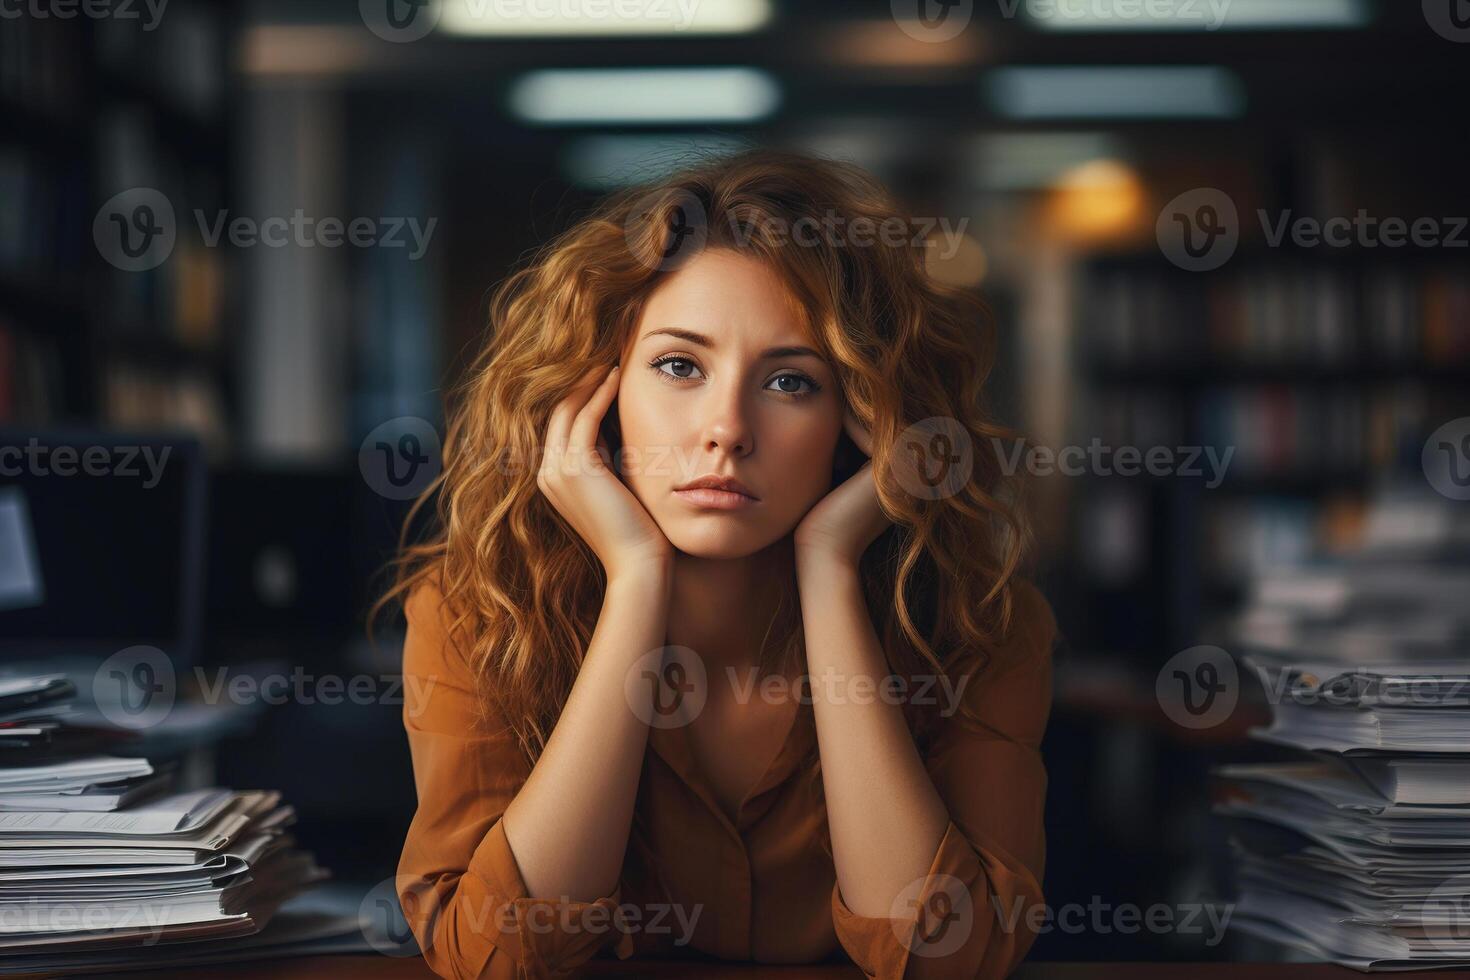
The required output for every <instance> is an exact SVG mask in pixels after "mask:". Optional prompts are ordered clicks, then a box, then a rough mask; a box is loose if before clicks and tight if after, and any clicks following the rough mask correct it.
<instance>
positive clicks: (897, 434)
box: [374, 149, 1030, 764]
mask: <svg viewBox="0 0 1470 980" xmlns="http://www.w3.org/2000/svg"><path fill="white" fill-rule="evenodd" d="M691 209H696V211H697V213H698V216H700V217H702V218H703V222H702V224H703V228H704V231H703V234H702V239H703V240H702V242H701V247H703V248H730V249H737V250H740V251H742V252H744V253H746V254H750V255H753V256H755V257H758V258H760V259H762V260H763V261H765V262H767V263H769V265H770V267H771V268H773V269H774V270H775V271H776V272H777V273H778V274H779V275H780V278H781V279H782V280H783V281H784V282H785V283H786V284H787V286H788V287H789V289H790V290H791V293H792V295H793V296H794V297H795V298H796V299H797V300H798V301H799V302H800V305H801V307H802V310H803V313H804V315H805V317H806V326H807V328H808V331H809V333H810V334H811V338H812V341H813V343H814V345H815V346H817V348H818V349H819V350H820V351H821V352H822V354H823V356H824V357H826V358H827V360H828V362H829V363H830V364H831V365H832V366H833V369H834V373H835V374H836V375H837V377H838V380H839V385H840V388H841V391H842V394H843V396H844V398H845V400H846V403H847V405H848V406H849V407H850V409H851V410H852V412H853V414H854V415H855V416H856V417H857V419H858V420H859V421H861V422H862V423H863V424H865V425H866V426H867V427H868V428H869V430H870V431H871V433H872V436H873V464H874V476H875V479H876V480H877V483H878V488H879V497H880V500H881V504H882V507H883V509H884V511H885V512H886V514H887V515H888V516H889V517H890V518H891V519H892V520H893V522H894V524H893V526H892V527H891V528H889V529H888V530H887V531H885V532H884V534H883V535H882V536H881V537H880V538H879V539H878V541H877V542H875V543H874V544H873V546H871V547H870V548H869V549H868V551H867V552H866V554H865V555H864V556H863V559H862V569H861V571H862V576H863V581H864V587H865V592H866V598H867V603H868V608H869V610H870V611H871V614H872V615H873V616H874V619H875V626H876V627H877V633H878V635H879V637H880V640H881V642H882V645H883V648H884V654H885V656H886V657H887V659H888V663H889V666H890V667H891V668H892V670H893V671H894V673H896V674H898V675H899V676H901V677H914V676H916V675H918V674H924V675H928V676H930V677H933V676H937V675H939V674H943V673H945V672H955V671H958V670H959V669H960V666H961V662H962V661H965V660H968V659H969V658H974V665H975V666H976V667H977V668H978V669H981V670H990V669H994V668H996V667H997V666H998V664H996V663H995V661H996V659H997V658H996V656H995V654H996V653H997V651H999V650H1000V649H1001V644H1002V641H1003V640H1004V638H1005V636H1006V634H1007V633H1008V632H1009V630H1010V627H1011V619H1012V605H1013V591H1014V587H1015V583H1014V582H1013V575H1015V573H1016V572H1017V570H1018V567H1019V565H1020V563H1021V561H1022V559H1023V556H1024V555H1025V553H1026V551H1027V548H1028V544H1029V541H1030V532H1029V525H1028V523H1027V522H1026V521H1025V520H1024V519H1023V517H1022V508H1021V506H1020V498H1019V494H1018V493H1017V490H1016V485H1015V481H1014V479H1013V478H1012V477H1011V476H1009V475H1007V474H1006V473H1005V472H1004V471H1003V469H1002V467H1001V465H1000V456H999V454H997V453H988V452H979V451H977V452H975V453H973V467H972V471H971V476H970V478H969V479H968V480H967V481H965V482H964V483H963V485H962V486H960V487H959V488H958V490H957V492H955V493H953V494H951V495H947V496H941V497H939V499H927V497H928V496H930V495H923V496H922V497H921V496H920V495H915V494H910V493H907V492H905V491H904V490H903V489H902V487H901V486H900V483H901V480H900V479H898V478H897V477H896V475H895V469H896V467H898V466H901V465H903V456H902V453H903V452H907V451H909V450H910V449H911V448H912V447H902V446H900V445H899V443H900V440H901V437H902V436H903V434H904V433H905V430H906V429H907V428H908V427H910V426H911V425H913V424H915V423H917V422H920V421H922V420H927V419H935V418H939V419H943V420H946V421H947V422H948V423H953V424H956V425H957V426H958V427H959V428H960V429H962V430H963V432H964V433H965V434H968V436H969V437H970V439H971V440H972V442H973V444H974V445H975V446H976V447H977V449H978V447H979V446H981V445H989V444H990V443H989V440H992V439H996V438H1014V437H1015V434H1014V433H1013V432H1012V431H1011V430H1009V429H1007V428H1004V427H1001V426H999V425H997V424H995V423H994V422H993V421H991V419H990V418H989V416H988V414H987V411H986V407H985V404H984V399H983V397H982V396H983V389H984V386H985V381H986V378H987V375H988V374H989V372H990V370H991V367H992V364H993V361H994V352H995V331H994V324H993V321H992V319H991V317H990V314H989V310H988V308H987V306H986V305H985V304H984V302H983V301H982V300H981V299H980V298H979V297H978V296H977V295H976V294H975V293H974V292H972V291H968V290H963V289H959V288H955V287H952V286H948V285H945V284H943V283H940V282H938V281H937V280H936V279H934V278H932V277H931V276H930V275H929V274H928V273H927V272H926V269H925V265H924V249H923V248H920V247H915V246H914V245H913V244H912V243H909V242H907V241H906V242H905V243H904V244H903V245H901V246H896V245H894V244H891V243H890V242H888V241H886V240H885V241H884V242H883V243H881V244H878V243H874V244H872V245H871V246H869V247H862V246H860V245H858V244H856V243H855V242H843V241H835V240H833V239H832V237H831V236H830V235H829V236H827V237H826V238H823V237H822V236H821V235H814V236H808V237H807V238H806V240H801V237H800V236H792V235H790V234H789V233H788V230H789V229H794V228H798V227H800V226H803V223H804V226H805V227H807V228H811V229H815V228H817V227H818V226H820V225H821V224H822V222H823V221H824V219H826V220H827V222H828V224H827V227H829V228H830V227H831V223H832V220H833V218H834V216H835V217H836V218H839V219H840V220H841V221H842V222H843V223H844V224H845V226H846V227H847V228H848V229H856V228H858V227H862V226H863V224H864V223H867V224H866V226H867V227H869V228H871V229H881V228H885V227H888V228H892V227H895V225H894V222H895V221H897V222H903V227H905V228H910V227H912V225H911V223H910V222H909V221H908V219H907V218H906V217H904V215H903V214H902V212H901V211H900V210H899V209H898V208H897V207H896V205H895V204H894V203H893V201H892V199H891V198H890V197H889V195H888V194H887V192H886V191H885V190H884V189H883V187H882V186H881V185H880V184H879V183H878V182H877V181H876V180H875V179H874V178H873V177H872V176H870V175H869V174H867V173H866V172H865V171H863V170H862V169H861V168H859V167H857V166H855V165H852V164H848V163H842V162H837V161H832V160H826V159H821V158H816V157H811V156H807V155H802V154H795V153H788V152H781V151H774V150H765V149H754V150H747V151H744V152H741V153H739V154H737V155H734V156H729V157H724V158H718V159H713V160H704V161H699V162H696V163H695V164H693V165H692V166H688V167H686V168H685V169H683V170H681V171H679V172H677V173H675V174H674V175H672V176H669V177H667V178H664V179H660V180H657V181H653V182H650V183H646V184H643V185H641V186H637V187H632V188H628V189H626V190H623V191H620V192H618V193H616V194H613V195H611V196H610V197H608V198H606V199H605V200H603V201H602V202H601V203H600V204H599V205H598V206H597V207H596V208H595V210H593V211H592V213H591V214H589V215H588V216H586V217H585V218H583V219H582V220H580V221H578V222H576V223H575V224H574V226H573V227H571V228H569V229H568V230H566V231H565V232H563V233H562V234H560V235H559V236H558V237H556V238H555V239H554V240H552V241H551V242H549V243H548V244H546V245H544V246H543V247H541V248H540V249H538V250H536V251H535V252H533V253H532V254H531V255H530V256H529V257H528V259H527V260H526V261H524V262H522V263H521V264H520V265H519V267H518V268H517V269H516V270H515V271H514V272H513V273H512V274H511V275H510V276H509V277H508V278H507V279H506V280H505V281H504V282H502V283H501V284H500V285H499V286H498V288H497V289H496V290H495V292H494V294H493V295H492V297H491V300H490V309H489V327H490V336H489V339H488V343H487V344H486V346H485V347H484V349H483V350H482V351H481V352H480V353H479V354H478V356H477V357H476V359H475V360H474V362H473V364H472V365H471V367H470V369H469V371H468V374H467V376H466V378H465V380H464V381H463V383H462V385H461V386H460V387H458V388H457V389H456V391H455V392H454V393H453V395H452V397H451V399H450V405H449V411H448V423H447V431H446V435H445V441H444V465H443V469H442V472H441V473H440V475H439V477H438V479H437V480H436V481H435V483H434V484H433V485H432V486H430V487H429V488H428V490H426V491H425V493H424V494H423V496H421V497H420V498H419V500H418V501H417V502H416V503H415V505H414V512H413V513H412V514H411V515H410V520H409V521H408V522H406V524H405V539H404V544H403V547H402V549H401V552H400V554H399V556H398V558H397V559H396V562H395V566H394V578H393V582H392V585H391V587H390V588H389V589H388V590H387V592H386V594H385V595H383V596H382V598H381V599H380V600H379V601H378V603H377V605H376V606H375V607H374V613H376V612H378V611H380V610H381V609H382V608H383V607H384V606H385V604H387V603H389V602H390V601H393V600H398V601H406V599H407V596H408V595H409V594H410V593H411V592H412V591H413V590H414V589H415V588H416V587H419V586H421V585H424V584H426V583H427V584H432V585H433V586H434V587H436V588H438V589H439V590H440V591H441V592H442V595H443V602H444V605H445V607H446V608H447V609H448V610H449V611H450V614H449V615H448V616H447V617H446V618H447V620H448V621H449V624H450V629H451V633H452V635H453V636H454V637H455V642H456V643H457V644H459V645H461V646H462V649H463V650H464V652H465V654H466V656H467V658H468V660H469V662H470V663H471V665H472V667H473V668H474V670H475V672H476V674H477V675H478V676H479V677H480V679H481V682H482V683H481V692H482V700H483V702H484V707H485V708H486V709H487V710H493V711H495V712H496V713H498V714H499V715H500V716H501V717H502V718H503V719H505V721H506V723H507V724H508V725H509V726H510V728H511V730H512V731H513V733H514V736H515V739H516V741H517V743H518V744H519V746H520V747H521V749H522V751H523V752H524V753H525V755H526V757H527V759H528V760H529V761H530V762H532V763H533V764H534V761H535V760H536V759H537V758H538V757H539V755H540V753H541V751H542V749H543V748H544V747H545V745H546V741H547V739H548V738H549V737H550V734H551V730H552V727H553V726H554V724H555V722H556V719H557V718H558V716H559V715H560V712H561V709H562V706H563V705H564V704H565V702H566V699H567V697H568V695H569V693H570V691H571V687H572V684H573V682H574V681H575V680H576V676H577V673H578V671H579V669H580V667H581V663H582V657H583V656H584V652H585V650H586V649H587V646H588V644H589V643H590V641H591V637H592V633H593V630H594V628H595V626H596V623H597V617H598V614H599V610H600V607H601V603H602V596H603V590H604V588H605V586H606V580H605V576H604V572H603V570H602V568H601V566H600V563H599V562H598V561H597V559H596V557H595V555H594V553H593V552H592V550H591V549H590V548H589V547H588V546H587V545H586V544H585V543H584V542H583V541H582V540H581V539H580V537H579V536H578V535H577V534H576V533H575V531H573V529H572V528H571V526H570V525H569V524H567V523H566V522H565V521H564V520H563V519H562V517H561V515H560V514H559V513H558V512H557V511H556V510H555V509H554V508H553V507H552V506H551V505H550V503H549V502H548V501H547V500H546V499H545V497H544V496H543V495H542V494H541V493H540V492H539V490H538V487H537V484H536V469H537V466H538V465H539V459H540V456H539V451H540V440H541V439H542V436H543V433H544V431H545V428H546V424H547V420H548V418H549V416H550V413H551V410H552V408H553V407H554V406H555V405H556V404H557V402H558V401H559V400H561V399H562V398H563V397H564V396H565V395H566V394H567V393H568V391H569V390H570V389H571V388H572V387H573V386H574V385H575V384H576V383H577V382H578V381H579V380H580V379H582V378H583V377H584V376H585V374H586V372H587V371H588V370H589V369H590V368H592V367H593V366H595V365H608V364H613V363H616V362H617V361H618V358H619V356H620V353H621V352H622V350H623V349H624V345H625V344H626V343H628V342H629V341H630V339H631V338H632V337H633V336H634V334H635V331H636V326H637V323H638V320H639V316H640V313H641V311H642V309H643V307H644V304H645V302H646V300H647V299H648V297H649V295H650V294H651V293H652V292H653V290H654V289H655V288H656V287H657V286H658V285H659V284H660V282H661V281H663V280H664V279H665V278H667V277H668V276H669V275H673V274H676V271H677V270H676V268H671V267H670V266H671V263H670V262H669V261H668V257H669V256H670V255H671V254H673V253H674V252H676V251H677V250H678V247H679V246H680V243H681V242H683V240H684V239H685V238H686V237H687V233H688V228H689V222H690V213H691ZM853 237H854V239H855V238H856V235H855V234H854V236H853ZM604 434H605V435H607V436H609V437H610V438H611V439H616V438H617V436H616V432H615V431H612V430H611V429H610V428H609V427H608V426H605V427H604ZM842 439H843V440H844V442H845V443H850V440H848V439H847V437H846V435H844V436H842ZM612 448H613V449H614V451H615V454H616V449H617V447H616V446H613V447H612ZM839 449H841V447H839ZM847 449H848V452H847V453H846V454H844V453H842V452H841V451H839V454H838V459H839V465H838V466H837V467H836V469H837V470H838V472H835V473H834V481H840V480H842V479H845V478H846V476H847V475H849V474H850V473H851V472H853V471H855V469H856V466H857V465H859V464H860V462H861V460H862V458H861V456H855V455H854V454H853V452H852V451H851V450H852V447H851V446H850V445H848V446H847ZM431 502H432V506H433V507H434V508H435V510H436V512H437V521H434V522H432V523H433V526H434V530H433V531H432V532H431V534H430V536H428V537H427V538H425V539H424V540H422V541H420V542H418V543H412V544H411V543H409V541H408V537H409V535H408V531H407V528H408V527H410V526H412V525H413V524H414V518H415V516H417V512H418V510H419V509H420V508H423V507H426V506H430V505H431ZM791 581H792V582H793V583H794V581H795V580H794V573H793V578H792V579H791ZM788 592H789V595H788V596H787V598H786V600H785V601H784V602H783V609H782V610H781V611H778V617H779V622H775V623H773V629H774V631H775V634H776V640H777V642H775V643H774V644H773V645H772V646H771V647H770V649H771V650H774V651H775V653H773V654H772V655H771V656H770V657H767V655H766V652H765V651H763V652H762V660H763V662H764V663H765V665H766V666H767V667H770V666H771V664H772V663H773V662H775V659H776V658H791V657H804V645H803V642H802V630H801V628H800V627H801V623H800V613H799V610H798V609H797V608H796V601H795V590H794V587H793V588H792V589H790V590H788ZM781 662H782V663H785V664H789V663H792V662H793V661H791V660H789V659H782V660H781ZM794 662H796V663H800V662H802V661H801V660H796V661H794ZM962 708H963V706H962ZM905 711H906V713H907V715H908V720H909V725H910V728H911V731H912V732H913V733H914V735H915V737H916V738H918V739H919V740H920V744H921V745H922V744H923V742H924V739H925V738H926V735H927V733H928V732H930V731H931V730H932V727H933V724H934V723H935V721H936V718H935V717H934V715H935V714H937V711H938V709H937V708H934V709H931V710H930V711H923V710H920V708H919V707H918V706H914V705H906V706H905Z"/></svg>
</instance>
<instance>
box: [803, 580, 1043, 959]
mask: <svg viewBox="0 0 1470 980" xmlns="http://www.w3.org/2000/svg"><path fill="white" fill-rule="evenodd" d="M1055 638H1056V621H1055V619H1054V618H1053V616H1052V612H1051V608H1050V607H1049V606H1048V605H1047V602H1046V600H1045V599H1044V598H1042V596H1041V594H1040V593H1039V592H1037V591H1036V589H1035V588H1034V587H1033V586H1031V585H1030V584H1029V583H1019V584H1018V586H1017V588H1016V602H1015V626H1014V627H1013V630H1012V633H1011V636H1010V638H1009V639H1008V641H1007V649H1006V650H1004V651H1002V653H1001V656H1000V657H998V658H997V662H998V663H999V664H1001V665H1003V666H1002V667H1001V670H1000V672H999V673H998V674H997V675H996V676H994V677H987V676H986V675H985V674H984V673H983V672H982V673H981V674H979V675H978V676H971V677H970V680H969V682H968V683H967V684H966V686H965V688H964V690H963V692H962V693H959V692H957V700H962V701H963V702H964V704H965V705H966V707H967V709H968V710H969V711H970V713H971V714H972V715H974V716H975V717H977V718H979V719H980V720H981V722H980V723H978V724H977V723H976V722H974V721H972V720H971V719H969V718H966V717H965V716H964V714H963V713H962V712H961V711H955V712H953V713H951V714H948V716H947V717H946V718H945V719H944V722H943V724H942V726H941V728H940V730H939V732H938V733H937V734H936V736H935V739H934V741H933V743H932V745H931V747H930V750H929V752H927V753H926V756H925V767H926V769H927V770H928V772H929V774H930V776H931V778H932V779H933V780H934V785H935V788H936V789H937V790H938V792H939V795H940V796H941V798H943V800H944V802H945V805H946V806H947V807H948V808H949V814H950V823H949V826H948V828H947V829H946V830H945V833H944V837H943V838H942V839H941V841H940V844H939V848H938V850H937V852H936V853H935V855H934V860H933V862H932V863H931V865H930V867H929V871H928V874H927V875H926V876H925V878H924V879H923V880H922V881H921V882H916V883H915V884H914V886H912V887H911V888H910V889H908V890H906V891H905V893H904V894H903V895H901V896H900V901H899V902H898V903H895V909H894V913H895V914H894V915H893V916H861V915H857V914H855V913H854V912H853V911H852V910H851V909H850V908H848V906H847V904H846V902H845V901H844V900H843V898H842V893H841V890H840V889H839V888H838V887H837V886H836V885H833V887H832V922H833V927H834V929H835V931H836V933H837V938H838V941H839V942H840V943H841V944H842V946H843V948H844V949H845V950H846V951H847V954H848V955H849V956H850V957H851V958H852V960H853V962H854V963H856V964H857V965H858V966H859V967H860V968H861V969H862V971H863V972H864V974H866V975H867V976H869V977H876V978H878V980H898V978H910V980H913V978H925V980H927V978H939V977H944V978H950V977H979V978H999V977H1004V976H1006V975H1007V974H1009V973H1010V972H1011V971H1012V970H1013V969H1014V968H1015V967H1016V965H1017V964H1019V963H1020V962H1021V960H1022V959H1024V958H1025V956H1026V953H1027V952H1028V951H1029V950H1030V948H1031V944H1032V943H1033V942H1034V941H1035V939H1036V932H1035V927H1036V924H1037V923H1039V922H1040V921H1042V913H1043V906H1042V903H1043V896H1042V890H1041V880H1042V872H1043V869H1044V866H1045V861H1046V840H1045V830H1044V826H1043V811H1044V808H1045V804H1046V768H1045V766H1044V765H1043V763H1042V759H1041V738H1042V735H1043V733H1044V732H1045V730H1046V722H1047V718H1048V716H1049V714H1050V711H1051V677H1052V662H1051V653H1052V645H1053V643H1054V641H1055Z"/></svg>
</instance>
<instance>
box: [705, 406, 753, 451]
mask: <svg viewBox="0 0 1470 980" xmlns="http://www.w3.org/2000/svg"><path fill="white" fill-rule="evenodd" d="M754 435H755V434H754V432H753V431H752V430H751V426H750V420H749V418H748V416H747V412H746V408H745V405H744V403H743V401H742V399H741V395H740V393H739V392H738V391H724V392H711V398H710V402H709V416H708V418H707V419H706V420H705V423H704V438H703V445H704V449H705V451H706V452H720V451H723V452H726V453H729V454H730V455H732V456H745V455H748V454H749V453H750V451H751V450H752V449H754V448H755V438H754Z"/></svg>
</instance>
